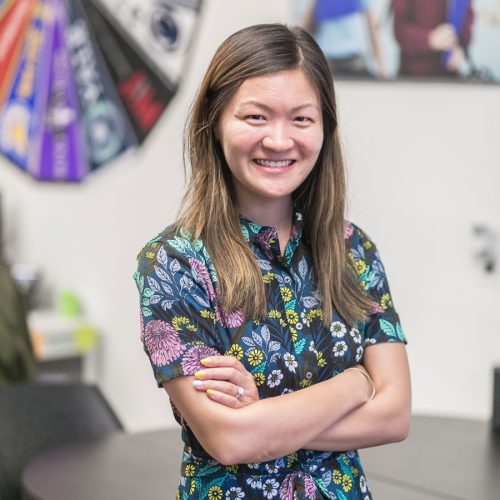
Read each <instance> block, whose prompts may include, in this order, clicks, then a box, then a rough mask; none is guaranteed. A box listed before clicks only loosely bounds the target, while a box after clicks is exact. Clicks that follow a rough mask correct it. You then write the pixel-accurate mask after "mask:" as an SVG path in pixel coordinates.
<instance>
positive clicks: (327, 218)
mask: <svg viewBox="0 0 500 500" xmlns="http://www.w3.org/2000/svg"><path fill="white" fill-rule="evenodd" d="M336 116H337V115H336V105H335V98H334V90H333V82H332V79H331V75H330V73H329V69H328V65H327V63H326V61H325V58H324V56H323V54H322V53H321V51H320V50H319V48H318V46H317V45H316V43H315V42H314V41H313V39H312V38H311V37H310V36H309V35H308V34H307V33H306V32H305V31H303V30H302V29H300V28H288V27H286V26H283V25H279V24H268V25H257V26H251V27H249V28H245V29H243V30H241V31H239V32H237V33H235V34H234V35H232V36H231V37H229V38H228V39H227V40H226V41H225V42H223V44H222V45H221V46H220V47H219V49H218V50H217V52H216V54H215V56H214V58H213V60H212V61H211V63H210V65H209V68H208V71H207V74H206V75H205V78H204V80H203V82H202V84H201V87H200V90H199V92H198V95H197V97H196V99H195V102H194V104H193V108H192V113H191V116H190V119H189V122H188V125H187V138H186V139H187V140H186V144H187V155H188V157H189V160H190V163H191V169H192V173H191V178H190V182H189V186H188V190H187V192H186V195H185V199H184V203H183V207H182V210H181V214H180V216H179V218H178V220H177V221H176V222H175V223H174V224H173V225H171V226H168V227H167V228H166V229H165V230H164V231H163V232H162V233H160V234H159V235H158V236H157V237H156V238H154V239H153V240H151V241H150V242H149V243H148V244H147V245H146V246H145V247H144V249H143V251H142V252H141V253H140V255H139V267H138V271H137V272H136V274H135V278H136V282H137V286H138V289H139V292H140V295H141V305H142V308H141V339H142V341H143V343H144V348H145V350H146V353H147V354H148V356H149V359H150V362H151V365H152V367H153V370H154V373H155V377H156V380H157V383H158V385H159V386H160V387H164V388H165V389H166V391H167V392H168V394H169V396H170V399H171V402H172V407H173V409H174V414H175V415H176V418H177V420H178V422H179V423H181V424H182V426H183V439H184V441H185V444H186V446H185V451H184V454H183V463H182V469H181V480H180V484H179V490H178V498H182V499H184V498H192V499H206V498H208V499H211V500H223V499H241V498H269V499H270V498H275V497H278V496H279V498H282V499H290V500H292V499H318V500H319V499H322V498H330V499H333V498H339V499H351V500H354V499H363V500H366V499H371V498H372V496H371V494H370V492H369V489H368V486H367V483H366V478H365V476H364V473H363V469H362V466H361V463H360V460H359V456H358V453H357V451H356V449H357V448H359V447H367V446H374V445H379V444H384V443H389V442H393V441H397V440H401V439H404V437H405V436H406V434H407V433H408V426H409V416H410V383H409V373H408V364H407V359H406V352H405V346H404V343H405V342H406V340H405V337H404V335H403V333H402V330H401V327H400V323H399V317H398V315H397V313H396V311H395V309H394V305H393V301H392V299H391V295H390V290H389V286H388V283H387V279H386V276H385V272H384V267H383V264H382V262H381V260H380V256H379V254H378V251H377V249H376V247H375V245H374V243H373V242H372V241H371V240H370V239H369V238H368V237H367V235H366V234H365V233H364V232H363V231H362V230H361V229H359V228H358V227H356V226H355V225H353V224H352V223H350V222H348V221H346V220H345V217H344V208H345V207H344V204H345V180H344V169H343V162H342V154H341V149H340V141H339V136H338V127H337V118H336ZM346 450H349V451H346Z"/></svg>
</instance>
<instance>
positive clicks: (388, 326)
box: [379, 319, 397, 337]
mask: <svg viewBox="0 0 500 500" xmlns="http://www.w3.org/2000/svg"><path fill="white" fill-rule="evenodd" d="M379 323H380V328H381V329H382V331H383V332H384V333H385V334H386V335H388V336H389V337H397V334H396V330H395V328H394V325H393V324H392V323H389V321H387V320H385V319H381V320H380V321H379Z"/></svg>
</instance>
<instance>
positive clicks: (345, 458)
mask: <svg viewBox="0 0 500 500" xmlns="http://www.w3.org/2000/svg"><path fill="white" fill-rule="evenodd" d="M340 458H341V459H342V462H344V464H345V465H349V459H348V458H347V455H346V454H345V453H341V454H340Z"/></svg>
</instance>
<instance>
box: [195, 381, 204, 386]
mask: <svg viewBox="0 0 500 500" xmlns="http://www.w3.org/2000/svg"><path fill="white" fill-rule="evenodd" d="M193 385H194V386H195V387H201V386H202V385H203V380H193Z"/></svg>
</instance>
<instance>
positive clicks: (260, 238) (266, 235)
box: [255, 227, 277, 261]
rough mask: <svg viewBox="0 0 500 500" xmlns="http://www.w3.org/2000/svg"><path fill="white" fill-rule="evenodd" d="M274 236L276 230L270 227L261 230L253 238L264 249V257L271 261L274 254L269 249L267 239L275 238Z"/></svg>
mask: <svg viewBox="0 0 500 500" xmlns="http://www.w3.org/2000/svg"><path fill="white" fill-rule="evenodd" d="M276 237H277V236H276V230H275V229H274V228H271V227H270V228H269V229H265V230H264V231H261V232H260V233H259V234H258V235H257V237H256V238H255V242H256V243H257V244H258V245H259V246H260V247H261V248H262V250H264V253H265V254H266V257H267V258H268V259H269V260H271V261H272V260H274V255H273V253H272V251H271V245H270V244H269V240H271V239H273V238H274V239H275V238H276Z"/></svg>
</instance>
